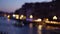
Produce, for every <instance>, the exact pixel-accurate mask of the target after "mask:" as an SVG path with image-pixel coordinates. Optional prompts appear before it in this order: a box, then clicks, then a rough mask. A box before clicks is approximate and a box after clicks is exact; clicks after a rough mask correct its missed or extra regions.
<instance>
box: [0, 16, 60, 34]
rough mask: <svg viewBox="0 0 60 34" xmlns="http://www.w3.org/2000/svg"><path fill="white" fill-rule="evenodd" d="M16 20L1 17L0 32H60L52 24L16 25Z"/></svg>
mask: <svg viewBox="0 0 60 34" xmlns="http://www.w3.org/2000/svg"><path fill="white" fill-rule="evenodd" d="M15 23H18V22H17V21H16V20H11V19H7V18H5V17H0V34H60V29H59V28H57V27H52V26H47V27H45V26H43V25H35V26H33V23H30V24H28V25H25V24H24V25H23V26H20V27H18V26H14V25H13V24H15Z"/></svg>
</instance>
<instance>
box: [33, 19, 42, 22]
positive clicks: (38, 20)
mask: <svg viewBox="0 0 60 34" xmlns="http://www.w3.org/2000/svg"><path fill="white" fill-rule="evenodd" d="M34 21H36V22H41V21H42V19H37V20H34Z"/></svg>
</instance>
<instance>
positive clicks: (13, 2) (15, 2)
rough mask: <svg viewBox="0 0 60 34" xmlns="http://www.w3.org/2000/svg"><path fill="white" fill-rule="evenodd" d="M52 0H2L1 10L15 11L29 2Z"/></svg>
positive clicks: (0, 3) (0, 2)
mask: <svg viewBox="0 0 60 34" xmlns="http://www.w3.org/2000/svg"><path fill="white" fill-rule="evenodd" d="M51 1H52V0H0V11H5V12H14V11H15V10H16V9H19V8H21V6H22V5H23V4H24V3H26V2H28V3H31V2H33V3H35V2H51Z"/></svg>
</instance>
